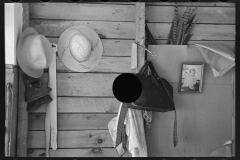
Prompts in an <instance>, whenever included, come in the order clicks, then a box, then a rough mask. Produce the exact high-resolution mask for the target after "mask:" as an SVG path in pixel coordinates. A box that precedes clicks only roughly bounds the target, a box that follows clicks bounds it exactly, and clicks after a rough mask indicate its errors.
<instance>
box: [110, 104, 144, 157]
mask: <svg viewBox="0 0 240 160" xmlns="http://www.w3.org/2000/svg"><path fill="white" fill-rule="evenodd" d="M121 107H122V103H121V104H120V107H119V110H118V115H117V116H116V117H114V118H113V119H112V120H111V121H110V122H109V123H108V129H109V132H110V135H111V137H112V140H113V146H114V147H115V146H116V145H115V142H116V138H117V125H118V119H119V115H120V111H121ZM124 124H125V125H126V135H127V136H128V137H127V144H126V147H127V149H128V151H129V152H130V153H131V154H132V157H147V156H148V155H147V144H146V137H145V133H144V123H143V115H142V110H138V109H130V108H128V111H127V113H126V117H125V120H124ZM117 151H118V152H119V153H120V154H121V153H124V149H123V148H122V147H121V148H118V149H117Z"/></svg>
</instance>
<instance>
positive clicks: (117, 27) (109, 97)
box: [28, 3, 142, 157]
mask: <svg viewBox="0 0 240 160" xmlns="http://www.w3.org/2000/svg"><path fill="white" fill-rule="evenodd" d="M29 13H30V20H29V26H31V27H33V28H35V29H36V30H37V31H38V32H39V33H40V34H43V35H44V36H46V37H47V38H48V39H49V40H50V42H53V43H57V41H58V38H59V36H60V35H61V33H62V32H63V31H64V30H65V29H67V28H69V27H71V26H74V25H85V26H88V27H90V28H92V29H94V30H95V31H96V32H97V33H98V34H99V36H100V38H101V40H102V42H103V46H104V53H103V57H102V60H101V61H100V64H99V65H98V66H97V67H96V68H94V69H93V70H91V71H90V72H87V73H77V72H73V71H71V70H69V69H68V68H66V67H65V66H64V65H63V63H62V62H61V61H60V60H59V58H58V56H57V96H58V139H57V140H58V149H57V150H56V151H53V150H52V149H51V150H50V157H117V156H118V155H117V153H116V150H115V149H114V148H113V144H112V139H111V136H110V134H109V131H108V123H109V121H110V120H111V119H112V118H114V117H115V116H116V115H117V112H118V107H119V105H120V102H119V101H118V100H117V99H115V98H114V95H113V92H112V83H113V81H114V79H115V78H116V77H117V76H118V75H120V74H121V73H130V72H132V71H131V68H130V66H131V43H132V42H133V41H134V40H135V38H136V35H135V20H136V6H135V4H134V3H130V4H127V5H122V4H106V5H105V4H87V3H85V4H83V3H81V4H80V3H78V4H76V3H32V4H30V6H29ZM141 63H142V62H141ZM46 74H48V71H46V72H45V73H44V75H43V76H46ZM45 113H46V111H45V106H43V107H41V108H40V109H39V110H37V111H35V112H32V113H29V116H28V119H29V121H28V122H29V123H28V156H29V157H39V156H40V157H41V156H45V131H44V119H45ZM125 156H131V155H130V154H129V153H127V154H125Z"/></svg>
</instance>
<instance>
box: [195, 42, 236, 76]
mask: <svg viewBox="0 0 240 160" xmlns="http://www.w3.org/2000/svg"><path fill="white" fill-rule="evenodd" d="M195 46H196V47H197V48H198V49H199V51H200V52H201V54H202V56H203V58H204V59H205V61H206V63H208V64H209V65H210V67H211V68H212V72H213V75H214V77H222V76H223V75H224V74H225V73H226V72H227V71H229V70H230V69H231V68H233V67H234V66H235V54H234V53H233V51H232V50H231V49H229V47H228V46H227V45H224V44H209V43H208V44H206V43H201V44H195Z"/></svg>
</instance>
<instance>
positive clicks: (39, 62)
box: [23, 35, 49, 69]
mask: <svg viewBox="0 0 240 160" xmlns="http://www.w3.org/2000/svg"><path fill="white" fill-rule="evenodd" d="M23 46H24V48H25V50H28V52H26V53H27V55H26V59H27V62H28V68H30V69H44V68H46V67H47V66H48V63H49V62H47V57H46V54H45V52H46V51H45V49H44V48H45V47H44V46H46V44H44V41H43V36H42V35H29V36H27V37H26V38H25V39H24V40H23Z"/></svg>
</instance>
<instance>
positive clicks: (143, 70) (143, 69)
mask: <svg viewBox="0 0 240 160" xmlns="http://www.w3.org/2000/svg"><path fill="white" fill-rule="evenodd" d="M150 62H151V61H146V62H145V64H144V65H143V67H142V68H141V70H140V71H139V72H138V73H139V74H143V73H144V72H145V71H146V69H147V67H148V65H149V63H150Z"/></svg>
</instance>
